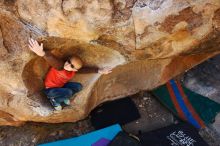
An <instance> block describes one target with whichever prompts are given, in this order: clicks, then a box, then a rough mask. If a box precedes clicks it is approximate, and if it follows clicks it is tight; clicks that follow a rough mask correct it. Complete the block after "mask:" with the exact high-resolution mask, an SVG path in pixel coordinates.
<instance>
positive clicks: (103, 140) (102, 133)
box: [39, 124, 122, 146]
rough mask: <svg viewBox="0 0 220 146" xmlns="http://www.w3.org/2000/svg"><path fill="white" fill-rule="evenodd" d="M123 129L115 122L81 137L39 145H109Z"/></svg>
mask: <svg viewBox="0 0 220 146" xmlns="http://www.w3.org/2000/svg"><path fill="white" fill-rule="evenodd" d="M121 130H122V129H121V127H120V125H118V124H115V125H112V126H110V127H107V128H103V129H100V130H97V131H94V132H91V133H88V134H85V135H82V136H79V137H74V138H70V139H65V140H60V141H56V142H51V143H47V144H41V145H39V146H107V145H108V144H109V142H110V141H111V140H112V139H113V138H114V137H115V136H116V135H117V134H118V133H119V132H120V131H121Z"/></svg>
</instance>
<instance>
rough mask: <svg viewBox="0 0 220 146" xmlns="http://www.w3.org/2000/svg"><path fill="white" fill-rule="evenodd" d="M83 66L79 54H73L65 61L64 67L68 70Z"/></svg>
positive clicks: (76, 69)
mask: <svg viewBox="0 0 220 146" xmlns="http://www.w3.org/2000/svg"><path fill="white" fill-rule="evenodd" d="M82 66H83V62H82V60H81V59H80V58H79V57H78V56H73V57H71V58H70V59H68V60H67V61H66V62H65V64H64V69H65V70H67V71H78V70H79V69H80V68H81V67H82Z"/></svg>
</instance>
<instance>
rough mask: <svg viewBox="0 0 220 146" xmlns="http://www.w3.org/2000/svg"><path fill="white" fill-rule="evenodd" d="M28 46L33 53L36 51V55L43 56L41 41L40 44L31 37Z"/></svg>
mask: <svg viewBox="0 0 220 146" xmlns="http://www.w3.org/2000/svg"><path fill="white" fill-rule="evenodd" d="M28 47H29V48H30V49H31V51H33V52H34V53H36V54H37V55H38V56H41V57H42V56H44V55H45V52H44V50H43V43H41V44H40V45H39V44H38V42H37V41H36V40H34V39H32V38H30V39H29V44H28Z"/></svg>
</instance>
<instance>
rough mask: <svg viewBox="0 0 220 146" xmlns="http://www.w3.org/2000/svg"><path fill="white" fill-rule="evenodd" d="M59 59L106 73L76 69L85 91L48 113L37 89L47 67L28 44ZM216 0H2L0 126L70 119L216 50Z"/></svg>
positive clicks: (219, 5) (219, 39)
mask: <svg viewBox="0 0 220 146" xmlns="http://www.w3.org/2000/svg"><path fill="white" fill-rule="evenodd" d="M30 37H33V38H35V39H37V40H38V41H39V42H43V43H44V48H45V49H47V50H50V51H51V52H52V53H54V54H55V55H56V56H57V57H59V58H63V59H65V58H67V57H68V56H71V55H72V54H78V55H79V56H80V57H81V58H82V59H83V61H84V62H85V64H86V65H88V66H98V67H104V66H111V67H113V72H112V73H110V74H108V75H102V76H101V75H99V74H77V75H76V76H75V77H74V78H73V81H79V82H81V83H82V84H83V86H84V88H83V90H82V91H81V92H80V93H78V94H77V95H76V97H75V98H74V99H73V100H72V101H71V106H69V107H65V108H64V109H63V110H62V111H54V110H53V108H52V107H51V106H50V104H49V102H48V100H47V98H46V97H45V95H44V94H43V93H42V92H38V93H37V94H32V93H33V92H34V91H33V89H34V87H38V88H39V89H42V88H43V80H44V77H45V74H46V72H47V71H48V68H49V65H48V64H47V63H46V62H45V60H44V59H42V58H40V57H37V56H36V55H35V54H34V53H32V52H31V51H30V50H29V49H28V47H27V43H28V38H30ZM219 46H220V1H219V0H202V1H194V0H102V1H100V0H80V1H79V0H75V1H72V0H45V1H41V0H14V1H10V2H9V1H0V60H1V63H0V69H1V71H0V125H19V124H22V123H24V122H26V121H35V122H48V123H59V122H75V121H78V120H80V119H83V118H85V117H86V116H87V115H88V114H89V113H90V111H91V110H92V109H93V108H95V107H96V106H97V105H98V104H100V103H102V102H104V101H107V100H114V99H116V98H121V97H124V96H127V95H131V94H134V93H137V92H139V91H141V90H151V89H153V88H155V87H157V86H159V85H161V84H163V83H165V82H166V81H168V80H169V79H171V78H173V77H175V76H177V75H179V74H181V73H182V72H184V71H186V70H188V69H190V68H192V67H193V66H195V65H197V64H199V63H201V62H202V61H204V60H206V59H208V58H210V57H212V56H214V55H216V54H218V53H219Z"/></svg>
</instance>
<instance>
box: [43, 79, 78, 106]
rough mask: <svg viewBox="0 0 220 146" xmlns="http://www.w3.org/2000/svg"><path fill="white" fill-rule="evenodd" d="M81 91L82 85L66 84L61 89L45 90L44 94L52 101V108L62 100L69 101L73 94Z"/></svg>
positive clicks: (75, 83)
mask: <svg viewBox="0 0 220 146" xmlns="http://www.w3.org/2000/svg"><path fill="white" fill-rule="evenodd" d="M80 90H82V84H80V83H77V82H68V83H66V84H65V85H64V86H63V87H62V88H47V89H44V93H45V94H46V95H47V97H48V98H49V99H50V100H52V101H53V102H52V104H53V106H58V105H60V103H61V102H63V101H64V100H68V99H70V97H71V96H73V95H74V94H75V93H77V92H79V91H80Z"/></svg>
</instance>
